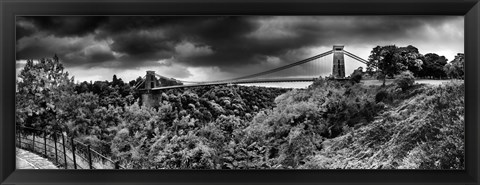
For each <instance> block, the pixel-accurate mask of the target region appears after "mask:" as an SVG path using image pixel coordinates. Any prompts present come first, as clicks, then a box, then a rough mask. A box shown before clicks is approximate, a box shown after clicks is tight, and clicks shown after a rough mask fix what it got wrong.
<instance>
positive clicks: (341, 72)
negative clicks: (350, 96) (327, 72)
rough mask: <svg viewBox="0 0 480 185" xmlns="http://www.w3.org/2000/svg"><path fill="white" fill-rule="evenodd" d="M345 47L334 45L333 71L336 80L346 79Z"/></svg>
mask: <svg viewBox="0 0 480 185" xmlns="http://www.w3.org/2000/svg"><path fill="white" fill-rule="evenodd" d="M343 47H344V46H343V45H333V71H332V75H333V77H334V78H345V60H344V58H343Z"/></svg>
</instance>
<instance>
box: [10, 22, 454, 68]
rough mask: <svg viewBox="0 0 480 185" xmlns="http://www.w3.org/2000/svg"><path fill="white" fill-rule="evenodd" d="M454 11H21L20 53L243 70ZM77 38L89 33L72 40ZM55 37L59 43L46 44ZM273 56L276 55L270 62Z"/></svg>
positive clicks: (78, 61)
mask: <svg viewBox="0 0 480 185" xmlns="http://www.w3.org/2000/svg"><path fill="white" fill-rule="evenodd" d="M452 19H456V17H453V18H452V17H444V16H361V17H355V16H349V17H309V16H297V17H295V16H292V17H253V16H249V17H221V16H204V17H188V16H180V17H178V16H159V17H143V16H129V17H122V16H111V17H68V16H66V17H20V18H19V19H18V20H17V35H18V36H17V44H18V45H21V46H22V47H17V49H18V50H17V59H19V60H20V59H28V58H40V57H48V56H51V55H52V53H57V54H58V55H59V56H60V57H61V58H62V57H63V60H64V62H65V63H67V64H68V65H71V66H76V65H79V66H80V65H81V66H85V65H86V64H91V65H90V66H95V65H100V64H102V63H104V62H108V63H112V62H116V63H117V64H116V65H115V67H116V68H132V67H139V66H144V65H154V64H156V63H158V61H162V60H169V61H173V62H176V63H178V64H182V65H185V66H194V67H218V68H219V69H220V70H222V71H229V72H238V73H241V72H240V71H236V70H238V68H239V67H240V66H242V67H245V66H254V64H261V65H260V66H263V67H265V68H271V67H273V66H278V65H282V64H286V63H292V62H295V61H296V60H300V59H304V58H306V57H309V56H310V55H311V53H309V52H308V49H311V48H315V47H328V48H330V47H331V46H332V45H333V44H348V45H350V46H353V45H362V44H365V43H375V42H380V41H382V42H387V43H391V44H395V42H396V41H398V40H399V39H402V38H414V37H416V34H419V33H416V32H415V31H417V30H418V29H419V28H422V27H424V26H436V25H441V24H442V23H444V22H447V21H450V20H452ZM48 36H50V37H48ZM31 38H36V39H31ZM71 38H80V39H82V38H85V39H86V40H88V41H83V42H81V41H76V43H75V44H72V43H71V42H72V41H71ZM48 39H50V40H51V41H48ZM69 39H70V40H69ZM52 43H57V45H58V46H56V47H51V46H43V45H42V44H52ZM97 44H101V45H102V46H104V47H101V48H102V50H101V51H92V49H90V50H89V51H86V48H88V47H91V46H92V45H97ZM272 58H275V59H276V60H275V62H274V63H269V61H268V59H272ZM270 62H271V61H270ZM159 65H160V64H159ZM252 70H253V71H255V70H262V69H258V68H252Z"/></svg>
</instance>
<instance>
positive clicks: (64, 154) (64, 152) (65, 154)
mask: <svg viewBox="0 0 480 185" xmlns="http://www.w3.org/2000/svg"><path fill="white" fill-rule="evenodd" d="M62 145H63V161H65V169H68V164H67V151H66V150H65V136H63V133H62Z"/></svg>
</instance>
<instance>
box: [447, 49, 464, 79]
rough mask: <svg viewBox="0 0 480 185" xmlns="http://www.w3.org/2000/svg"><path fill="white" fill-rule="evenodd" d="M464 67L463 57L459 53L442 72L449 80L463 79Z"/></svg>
mask: <svg viewBox="0 0 480 185" xmlns="http://www.w3.org/2000/svg"><path fill="white" fill-rule="evenodd" d="M464 67H465V55H463V54H460V53H459V54H458V55H457V56H455V59H454V60H453V61H451V62H450V63H448V64H446V65H445V66H444V68H443V70H444V71H445V73H446V74H447V75H448V76H449V77H450V78H464V76H465V69H464Z"/></svg>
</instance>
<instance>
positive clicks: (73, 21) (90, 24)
mask: <svg viewBox="0 0 480 185" xmlns="http://www.w3.org/2000/svg"><path fill="white" fill-rule="evenodd" d="M20 19H21V20H23V21H27V22H30V23H32V24H33V25H34V26H35V27H36V28H37V29H38V30H40V31H44V32H47V33H48V34H53V35H55V36H58V37H71V36H84V35H86V34H89V33H92V32H94V31H95V29H96V28H97V27H98V26H99V25H100V24H102V23H103V22H104V21H105V20H106V19H107V17H97V16H55V17H52V16H34V17H32V16H25V17H20ZM20 38H21V37H20Z"/></svg>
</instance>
